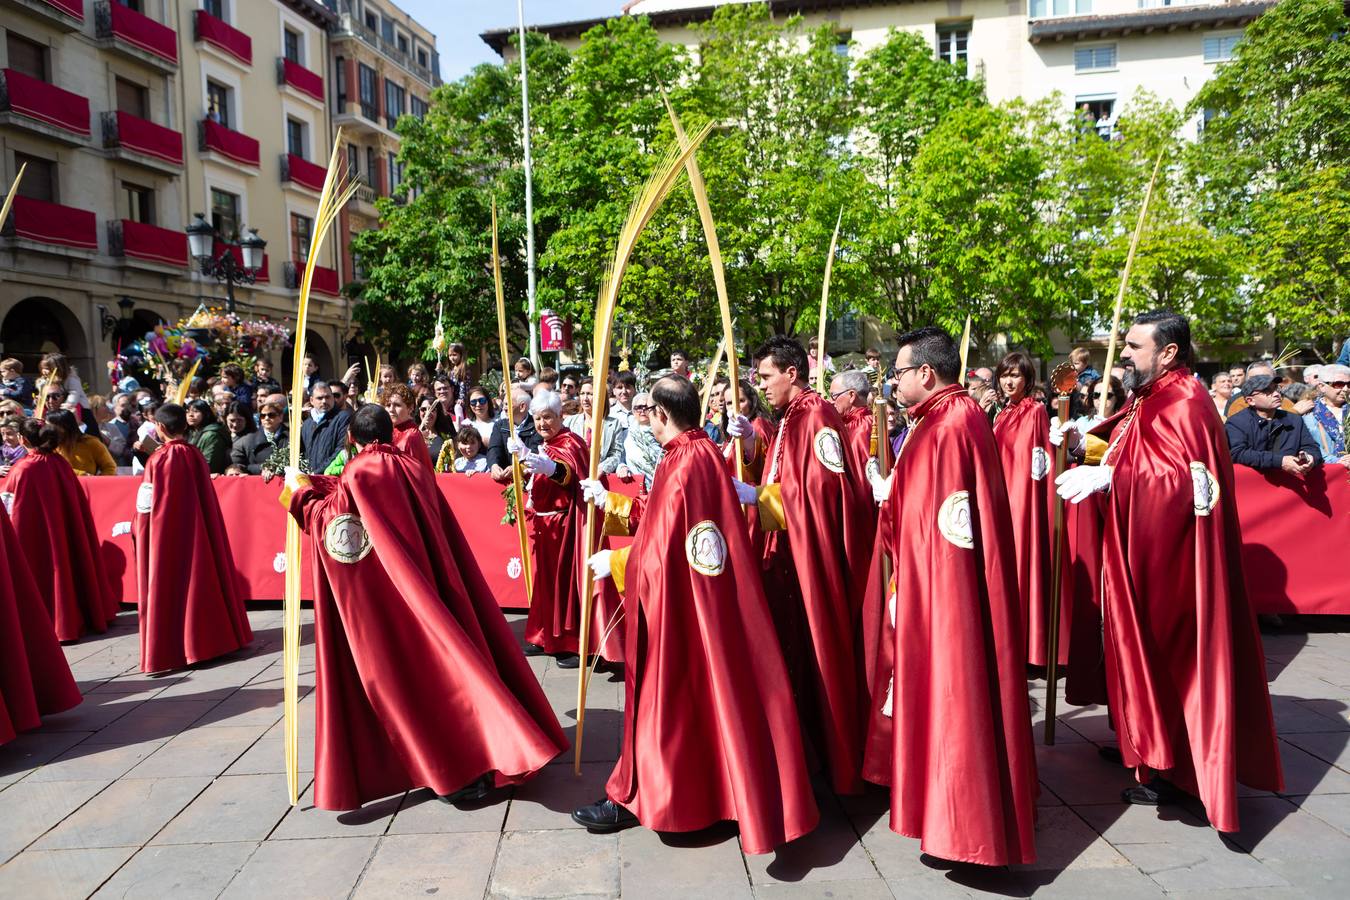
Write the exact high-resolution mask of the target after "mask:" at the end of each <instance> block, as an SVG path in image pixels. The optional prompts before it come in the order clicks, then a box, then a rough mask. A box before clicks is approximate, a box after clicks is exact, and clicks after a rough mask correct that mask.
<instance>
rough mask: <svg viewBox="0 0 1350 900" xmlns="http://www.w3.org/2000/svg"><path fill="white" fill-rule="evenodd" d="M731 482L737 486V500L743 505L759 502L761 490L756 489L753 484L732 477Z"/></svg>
mask: <svg viewBox="0 0 1350 900" xmlns="http://www.w3.org/2000/svg"><path fill="white" fill-rule="evenodd" d="M731 483H732V484H733V485H735V486H736V500H737V502H739V503H740V504H741V505H742V506H749V505H750V504H752V503H758V502H759V491H757V490H755V486H754V485H753V484H746V483H745V482H744V481H738V480H737V479H735V478H733V479H731Z"/></svg>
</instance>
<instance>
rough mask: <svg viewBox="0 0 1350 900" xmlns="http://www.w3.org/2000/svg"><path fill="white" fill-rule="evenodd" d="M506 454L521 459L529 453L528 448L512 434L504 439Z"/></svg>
mask: <svg viewBox="0 0 1350 900" xmlns="http://www.w3.org/2000/svg"><path fill="white" fill-rule="evenodd" d="M506 452H507V453H510V454H511V455H512V456H521V457H523V456H524V455H525V454H526V453H528V452H529V448H528V447H526V446H525V442H524V441H522V440H521V439H520V438H518V437H516V436H515V435H514V434H513V435H511V436H510V437H508V438H507V439H506Z"/></svg>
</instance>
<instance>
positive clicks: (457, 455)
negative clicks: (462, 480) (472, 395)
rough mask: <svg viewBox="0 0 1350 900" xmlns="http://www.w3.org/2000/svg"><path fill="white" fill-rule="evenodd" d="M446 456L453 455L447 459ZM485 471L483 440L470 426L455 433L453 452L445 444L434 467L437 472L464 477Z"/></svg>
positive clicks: (486, 465)
mask: <svg viewBox="0 0 1350 900" xmlns="http://www.w3.org/2000/svg"><path fill="white" fill-rule="evenodd" d="M447 454H453V455H452V456H451V457H450V459H447V458H446V456H447ZM487 470H488V463H487V452H486V451H485V450H484V449H483V438H482V437H480V436H479V434H478V431H477V429H475V428H474V427H473V426H472V425H465V426H463V427H462V428H460V429H459V431H457V432H455V441H454V445H453V450H452V449H451V445H450V444H448V443H447V444H446V447H445V449H444V450H442V451H441V458H440V460H438V465H437V466H436V471H438V472H460V473H462V474H464V475H473V474H475V473H477V472H486V471H487Z"/></svg>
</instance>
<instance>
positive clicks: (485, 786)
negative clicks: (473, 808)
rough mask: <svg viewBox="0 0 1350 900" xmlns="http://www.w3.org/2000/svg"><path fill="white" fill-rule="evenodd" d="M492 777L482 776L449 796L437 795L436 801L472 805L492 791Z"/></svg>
mask: <svg viewBox="0 0 1350 900" xmlns="http://www.w3.org/2000/svg"><path fill="white" fill-rule="evenodd" d="M492 783H493V782H492V776H491V775H484V776H483V777H482V778H479V779H478V780H477V781H475V782H472V783H471V784H469V785H468V786H466V787H462V788H460V789H459V790H457V791H454V792H452V793H449V794H437V795H436V799H438V800H440V801H441V802H442V803H473V802H476V801H478V800H482V799H483V798H484V797H486V796H487V795H488V791H490V790H492Z"/></svg>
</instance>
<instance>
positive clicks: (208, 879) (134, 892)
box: [94, 842, 258, 900]
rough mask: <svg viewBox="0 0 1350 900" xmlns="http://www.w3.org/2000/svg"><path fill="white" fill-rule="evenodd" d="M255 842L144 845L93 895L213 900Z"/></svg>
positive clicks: (109, 899) (125, 899) (105, 899)
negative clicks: (165, 845)
mask: <svg viewBox="0 0 1350 900" xmlns="http://www.w3.org/2000/svg"><path fill="white" fill-rule="evenodd" d="M257 847H258V845H257V844H256V843H252V842H244V843H220V844H177V845H174V846H169V847H160V846H155V847H145V848H144V849H142V850H141V851H140V852H138V853H137V854H136V855H135V856H133V857H132V858H131V859H130V860H128V861H127V863H126V865H124V866H122V868H120V869H118V870H117V874H116V875H114V876H113V877H112V878H110V879H109V880H108V882H107V884H105V885H103V887H102V888H100V889H99V891H98V893H96V894H94V897H95V898H97V900H149V898H172V900H214V898H215V897H217V896H219V895H220V892H221V891H223V890H225V886H226V885H227V884H229V883H230V880H231V879H233V878H234V877H235V875H237V874H238V873H239V871H240V870H241V869H242V868H243V867H244V863H246V862H247V861H248V859H249V857H250V856H252V855H253V852H254V850H256V849H257Z"/></svg>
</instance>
